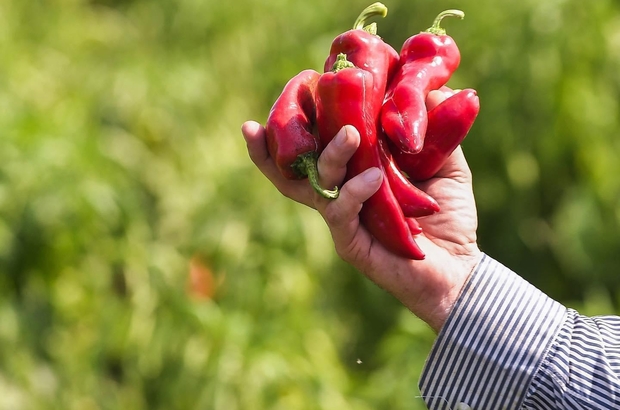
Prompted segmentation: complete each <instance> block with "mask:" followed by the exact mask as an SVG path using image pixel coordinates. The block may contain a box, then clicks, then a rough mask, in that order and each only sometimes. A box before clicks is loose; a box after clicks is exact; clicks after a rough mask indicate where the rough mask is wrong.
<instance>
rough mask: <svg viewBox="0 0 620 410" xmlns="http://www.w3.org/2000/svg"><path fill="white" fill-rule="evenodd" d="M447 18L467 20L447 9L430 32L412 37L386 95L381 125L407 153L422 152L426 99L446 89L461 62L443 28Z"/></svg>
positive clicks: (452, 41)
mask: <svg viewBox="0 0 620 410" xmlns="http://www.w3.org/2000/svg"><path fill="white" fill-rule="evenodd" d="M446 16H457V17H461V18H463V16H464V14H463V12H462V11H460V10H446V11H444V12H442V13H440V14H439V15H438V16H437V18H436V19H435V22H434V23H433V25H432V26H431V27H430V28H429V29H428V30H426V31H424V32H422V33H419V34H416V35H414V36H412V37H410V38H408V39H407V41H405V43H404V44H403V47H402V48H401V51H400V63H401V67H400V69H399V70H398V72H397V73H396V76H395V77H394V79H393V80H392V82H391V83H390V85H389V87H388V90H387V92H386V96H385V102H384V104H383V110H382V112H381V124H382V125H383V129H384V130H385V133H386V134H387V136H388V137H389V138H390V139H391V140H392V141H393V142H394V143H395V144H396V146H397V147H398V148H399V149H401V150H403V151H405V152H411V153H416V152H419V151H420V150H421V149H422V146H423V145H424V136H425V133H426V127H427V111H426V96H427V94H428V93H429V92H430V91H431V90H436V89H438V88H440V87H442V86H444V85H445V84H446V83H447V82H448V80H449V79H450V77H451V76H452V73H453V72H454V71H455V70H456V69H457V67H458V65H459V63H460V61H461V54H460V52H459V49H458V47H457V46H456V43H455V42H454V40H453V39H452V38H451V37H450V36H448V35H446V32H445V30H444V29H442V28H441V27H440V26H439V24H440V23H441V20H442V19H443V18H444V17H446Z"/></svg>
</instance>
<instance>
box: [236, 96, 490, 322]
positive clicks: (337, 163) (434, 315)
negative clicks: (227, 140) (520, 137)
mask: <svg viewBox="0 0 620 410" xmlns="http://www.w3.org/2000/svg"><path fill="white" fill-rule="evenodd" d="M449 92H451V91H449V90H448V91H446V90H444V91H443V92H442V91H435V92H431V93H430V94H429V97H428V100H427V105H428V107H429V109H431V108H433V107H434V106H436V105H437V104H439V102H441V101H442V100H443V99H445V98H446V95H445V94H446V93H449ZM242 133H243V136H244V138H245V140H246V143H247V148H248V153H249V155H250V158H251V159H252V161H253V162H254V163H255V164H256V166H257V167H258V169H259V170H260V171H261V172H262V173H263V174H264V175H265V176H266V177H267V178H268V179H269V180H270V181H271V182H272V183H273V184H274V186H275V187H276V188H277V189H278V190H279V191H280V192H281V193H282V194H284V195H285V196H287V197H288V198H291V199H293V200H294V201H297V202H300V203H302V204H305V205H307V206H310V207H313V208H315V209H316V210H317V211H318V212H319V213H320V214H321V215H322V217H323V219H324V220H325V222H326V223H327V226H328V227H329V229H330V232H331V234H332V238H333V241H334V245H335V249H336V252H337V253H338V255H339V256H340V257H341V258H342V259H343V260H345V261H346V262H348V263H350V264H351V265H353V266H354V267H356V268H357V269H358V270H360V271H361V272H362V273H363V274H364V275H366V276H367V277H368V278H369V279H371V280H372V281H373V282H375V283H376V284H377V285H378V286H380V287H382V288H384V289H385V290H387V291H388V292H390V293H391V294H392V295H394V296H395V297H396V298H398V299H399V300H400V301H401V302H402V303H403V304H404V305H405V306H406V307H407V308H408V309H410V310H411V311H412V312H413V313H414V314H415V315H417V316H418V317H420V318H421V319H422V320H424V321H426V322H427V323H428V324H429V325H430V326H431V327H432V328H433V329H434V330H435V331H436V332H439V330H440V329H441V327H442V326H443V324H444V322H445V320H446V319H447V317H448V314H449V313H450V310H451V309H452V307H453V305H454V303H455V301H456V299H457V298H458V296H459V293H460V291H461V289H462V287H463V285H464V284H465V282H466V280H467V278H468V277H469V275H470V274H471V272H472V271H473V270H474V268H475V267H476V266H477V264H478V262H479V260H480V258H481V256H482V253H481V251H480V250H479V249H478V246H477V243H476V229H477V224H478V220H477V215H476V205H475V201H474V196H473V191H472V176H471V172H470V170H469V167H468V165H467V162H466V161H465V157H464V155H463V152H462V150H461V148H460V147H459V148H457V149H456V150H455V151H454V153H453V154H452V155H451V156H450V158H449V159H448V161H447V162H446V164H445V165H444V167H443V168H442V169H441V170H440V171H439V172H438V173H437V175H436V176H435V177H434V178H432V179H430V180H428V181H425V182H424V183H422V184H418V186H419V188H421V189H423V190H424V191H426V192H427V193H428V194H429V195H431V196H432V197H433V198H435V200H436V201H437V202H438V203H439V206H440V207H441V211H440V212H439V213H437V214H435V215H432V216H428V217H426V218H421V219H419V223H420V225H421V226H422V229H423V233H422V234H420V235H418V236H416V237H415V238H416V241H417V242H418V244H419V245H420V247H421V248H422V250H423V251H424V252H425V253H426V259H424V260H422V261H414V260H409V259H405V258H402V257H399V256H396V255H394V254H393V253H391V252H389V251H388V250H386V249H385V248H384V247H383V246H382V245H381V244H380V243H379V242H377V241H376V240H374V238H373V237H372V236H371V235H370V234H369V233H368V231H366V229H365V228H364V227H363V226H362V225H361V224H360V221H359V216H358V214H359V211H360V209H361V207H362V204H363V202H364V201H365V200H366V199H368V198H369V197H370V196H372V194H374V193H375V192H376V191H377V189H379V186H380V184H381V181H382V177H383V175H382V173H381V172H380V170H379V169H377V168H371V169H369V170H367V171H365V172H364V173H362V174H360V175H358V176H356V177H355V178H352V179H350V180H349V181H347V182H346V183H345V184H344V185H343V186H342V188H341V190H340V196H339V197H338V198H337V199H335V200H330V199H325V198H322V197H321V196H319V195H318V194H317V193H316V192H315V191H314V190H313V189H312V188H311V187H310V185H309V184H308V181H306V180H299V181H291V180H287V179H285V178H284V177H283V176H282V175H281V174H280V172H279V171H278V170H277V168H276V166H275V164H274V162H273V159H272V158H271V157H270V156H269V153H268V151H267V146H266V142H265V129H264V128H263V127H262V126H261V125H260V124H258V123H256V122H254V121H248V122H246V123H244V124H243V126H242ZM359 141H360V136H359V133H358V132H357V130H356V129H355V128H353V127H350V126H346V127H344V128H343V129H342V130H340V132H339V133H338V134H337V135H336V137H335V138H334V139H333V141H332V142H331V143H330V144H329V145H328V146H327V147H325V149H324V150H323V152H322V153H321V156H320V157H319V161H318V168H319V175H320V181H321V186H323V187H333V186H336V185H338V186H339V185H340V184H342V181H343V180H344V177H345V173H346V164H347V162H348V160H349V159H350V158H351V156H352V155H353V153H354V152H355V150H356V149H357V147H358V146H359Z"/></svg>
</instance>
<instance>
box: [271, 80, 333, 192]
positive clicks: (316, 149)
mask: <svg viewBox="0 0 620 410" xmlns="http://www.w3.org/2000/svg"><path fill="white" fill-rule="evenodd" d="M320 76H321V75H320V74H319V73H318V72H316V71H314V70H304V71H302V72H300V73H299V74H297V75H296V76H295V77H293V78H292V79H291V80H289V82H288V83H287V84H286V85H285V86H284V89H283V91H282V93H281V94H280V96H279V97H278V99H277V100H276V102H275V103H274V105H273V107H272V108H271V111H270V112H269V117H268V118H267V123H266V125H265V128H266V131H267V148H268V151H269V154H270V155H271V156H272V157H273V159H274V161H275V163H276V166H277V167H278V169H279V170H280V172H281V173H282V175H284V176H285V177H286V178H288V179H303V178H305V177H308V180H309V181H310V184H311V185H312V187H313V188H314V189H315V190H316V191H317V192H318V193H320V194H321V195H322V196H324V197H326V198H336V197H337V196H338V189H337V188H336V189H334V190H327V189H323V188H321V186H320V185H319V180H318V179H319V178H318V170H317V159H318V156H319V153H320V151H321V145H320V141H319V139H318V138H317V137H316V136H315V135H313V130H314V128H315V124H316V105H315V91H316V85H317V83H318V80H319V77H320Z"/></svg>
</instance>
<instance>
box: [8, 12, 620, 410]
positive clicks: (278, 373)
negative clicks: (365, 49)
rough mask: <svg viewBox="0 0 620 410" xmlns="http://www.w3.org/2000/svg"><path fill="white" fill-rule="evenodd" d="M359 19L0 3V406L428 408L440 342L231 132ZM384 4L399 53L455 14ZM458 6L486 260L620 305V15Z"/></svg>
mask: <svg viewBox="0 0 620 410" xmlns="http://www.w3.org/2000/svg"><path fill="white" fill-rule="evenodd" d="M367 5H368V4H367V3H360V2H357V1H346V2H331V1H327V0H318V1H315V2H302V1H297V0H280V1H273V2H259V1H251V0H242V1H237V2H215V1H211V0H207V1H202V0H133V1H127V0H125V1H123V0H97V1H95V0H92V1H86V0H50V1H35V0H26V1H17V0H15V1H8V2H2V3H0V300H1V302H0V409H5V408H6V409H11V410H13V409H56V408H57V409H63V410H64V409H121V408H122V409H124V408H131V409H158V408H161V409H164V408H165V409H192V408H195V409H226V410H229V409H316V408H320V409H333V408H338V409H356V410H364V409H412V408H420V409H421V408H423V404H422V400H421V398H420V397H418V389H417V387H416V382H417V377H418V375H419V372H420V371H421V368H422V366H423V363H424V360H425V357H426V354H427V353H428V351H429V349H430V346H431V344H432V341H433V335H432V334H431V332H430V331H429V330H428V328H427V327H426V326H425V325H424V324H423V323H422V322H420V321H419V320H417V319H416V318H415V317H413V316H411V314H410V313H408V312H406V311H405V310H404V309H403V308H402V307H401V306H400V305H398V304H397V303H396V302H395V301H394V300H393V299H392V298H391V297H390V296H389V295H387V294H385V292H383V291H382V290H380V289H377V288H376V287H375V286H374V285H372V284H370V283H368V282H367V281H366V280H364V279H363V278H361V276H360V275H359V274H358V273H357V272H355V271H354V270H353V269H351V268H350V267H348V266H346V265H345V264H344V263H342V262H340V261H339V260H338V259H337V257H336V255H335V253H334V251H333V245H332V243H331V239H330V236H329V232H327V230H326V229H325V226H324V224H323V223H322V221H321V220H320V218H319V217H318V215H317V214H316V213H315V212H314V211H312V210H310V209H307V208H305V207H303V206H300V205H298V204H294V203H292V202H291V201H288V200H286V199H285V198H283V197H282V196H281V195H280V194H279V193H278V192H277V191H276V190H275V189H274V188H273V187H272V186H270V185H269V184H268V183H267V182H266V180H265V179H264V178H263V177H262V175H260V174H259V172H258V171H257V170H256V169H255V168H254V167H253V165H252V164H251V162H250V160H249V158H248V157H247V153H246V151H245V146H244V144H243V141H242V138H241V136H240V132H239V128H240V125H241V123H242V122H243V121H244V120H246V119H256V120H259V121H264V119H265V118H266V116H267V113H268V110H269V108H270V106H271V104H272V103H273V101H274V99H275V98H276V97H277V95H278V94H279V92H280V90H281V88H282V86H283V85H284V83H285V82H286V81H287V80H288V79H289V78H290V77H291V76H293V75H294V74H296V73H297V72H299V71H301V70H302V69H305V68H314V69H321V67H322V65H323V59H324V58H325V56H326V54H327V52H328V48H329V45H330V42H331V39H332V38H333V37H334V36H335V35H337V34H339V33H340V32H342V31H344V30H347V29H349V27H350V26H351V25H352V23H353V21H354V19H355V18H356V17H357V14H358V13H359V11H361V10H362V9H363V8H364V7H366V6H367ZM386 5H387V6H388V8H389V9H390V13H389V15H388V16H387V17H386V18H385V19H382V20H380V21H378V22H377V23H378V25H379V34H380V35H382V36H383V38H384V39H385V40H386V41H388V42H390V43H391V44H392V45H394V46H395V47H396V48H399V46H400V44H402V42H403V41H404V40H405V39H406V38H407V37H408V36H410V35H412V34H414V33H416V32H418V31H420V30H423V29H425V28H427V27H428V26H429V25H430V23H431V22H432V20H433V19H434V17H435V16H436V15H437V13H438V12H439V11H441V10H443V9H447V8H454V7H455V4H453V3H449V2H445V1H433V2H431V1H426V0H420V1H417V2H412V1H407V2H405V1H400V0H399V1H393V2H391V3H390V2H386ZM456 6H457V7H458V8H460V9H462V10H464V11H465V14H466V17H465V20H463V21H457V20H454V21H448V20H446V21H445V23H444V26H445V28H446V29H447V30H448V32H449V33H450V34H451V35H452V36H453V37H454V38H455V40H456V41H457V43H458V44H459V47H460V48H461V52H462V63H461V67H460V68H459V70H458V71H457V73H456V74H455V76H454V78H453V79H452V81H451V84H450V85H452V86H454V87H456V88H464V87H472V88H476V89H477V90H478V92H479V95H480V99H481V104H482V111H481V114H480V116H479V119H478V121H477V123H476V124H475V125H474V129H473V130H472V132H471V133H470V136H469V137H468V138H467V140H466V141H465V143H464V149H465V152H466V155H467V157H468V160H469V163H470V165H471V167H472V170H473V172H474V180H475V193H476V197H477V200H478V208H479V213H480V231H479V237H480V244H481V247H482V249H483V250H485V251H486V252H488V253H489V254H490V255H491V256H493V257H495V258H497V259H499V260H500V261H502V262H504V263H505V264H507V265H508V266H510V267H511V268H514V269H515V270H516V271H517V272H518V273H520V274H522V275H524V276H525V277H527V278H528V279H529V280H530V281H532V282H533V283H535V284H536V285H538V286H540V287H541V288H542V289H543V290H545V291H546V292H548V293H549V294H550V295H551V296H553V297H555V298H557V299H559V300H561V301H563V302H565V303H569V304H571V305H572V306H576V307H579V308H582V309H583V311H584V312H587V313H588V314H599V313H612V312H610V311H609V310H611V309H615V310H616V311H617V310H618V298H619V296H620V292H619V290H620V283H619V282H620V281H619V280H618V279H617V278H618V277H619V276H618V275H617V269H618V266H620V260H619V257H618V256H617V255H618V252H617V248H618V245H619V244H620V237H619V234H618V232H619V231H618V228H619V224H620V213H619V212H618V201H619V200H620V183H619V182H618V178H617V177H616V176H617V175H618V174H619V173H620V165H619V164H620V162H619V161H618V156H619V153H620V143H619V142H618V141H619V140H618V138H617V134H618V130H620V120H619V117H618V114H619V106H618V98H619V96H620V95H619V94H620V92H619V91H620V78H619V76H618V73H619V72H620V70H619V67H620V17H619V14H618V11H619V10H618V9H619V6H618V4H617V3H616V2H613V1H611V0H598V1H596V2H578V1H576V0H563V1H555V0H545V1H525V2H516V3H515V2H503V3H501V2H500V3H498V2H492V1H487V0H485V1H478V2H473V1H469V0H466V1H463V2H461V3H459V4H458V5H456ZM194 258H199V259H200V260H201V261H202V262H201V263H203V264H204V267H203V268H204V269H203V273H202V274H204V275H209V280H210V282H209V283H211V285H209V286H211V288H210V289H211V290H210V291H209V292H211V293H209V295H210V297H200V294H197V293H195V292H194V293H193V292H192V290H191V286H192V285H191V282H189V280H190V278H188V275H189V274H190V272H191V267H190V266H191V261H192V260H194ZM205 272H208V273H205ZM205 280H206V279H205ZM188 287H189V288H190V289H189V291H188ZM211 295H212V296H211Z"/></svg>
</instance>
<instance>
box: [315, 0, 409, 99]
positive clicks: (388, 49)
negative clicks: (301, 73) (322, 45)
mask: <svg viewBox="0 0 620 410" xmlns="http://www.w3.org/2000/svg"><path fill="white" fill-rule="evenodd" d="M386 15H387V7H385V6H384V5H383V4H382V3H379V2H377V3H373V4H371V5H370V6H368V7H367V8H365V9H364V10H363V11H362V13H361V14H360V15H359V17H358V18H357V20H355V23H354V24H353V29H352V30H349V31H346V32H344V33H342V34H340V35H339V36H337V37H336V38H335V39H334V41H332V45H331V49H330V52H329V56H328V57H327V59H326V60H325V66H324V71H325V72H328V71H331V70H332V68H333V66H334V64H335V63H336V59H337V58H338V55H339V54H346V56H347V60H348V61H350V62H351V63H353V65H355V66H356V67H359V68H362V69H364V70H366V71H369V72H371V73H372V76H373V81H374V82H373V90H374V91H373V92H374V93H375V95H381V96H383V95H384V94H385V90H386V88H387V84H388V82H389V80H390V79H391V78H392V77H393V76H394V74H395V73H396V70H397V69H398V66H399V64H398V62H399V55H398V52H397V51H396V50H394V48H393V47H392V46H391V45H389V44H388V43H386V42H384V41H383V40H382V39H381V37H379V36H378V35H377V25H376V24H375V23H372V24H370V25H368V26H365V24H366V20H368V19H369V18H370V17H373V16H381V17H385V16H386ZM376 101H377V103H378V104H383V98H381V99H377V100H376Z"/></svg>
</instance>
